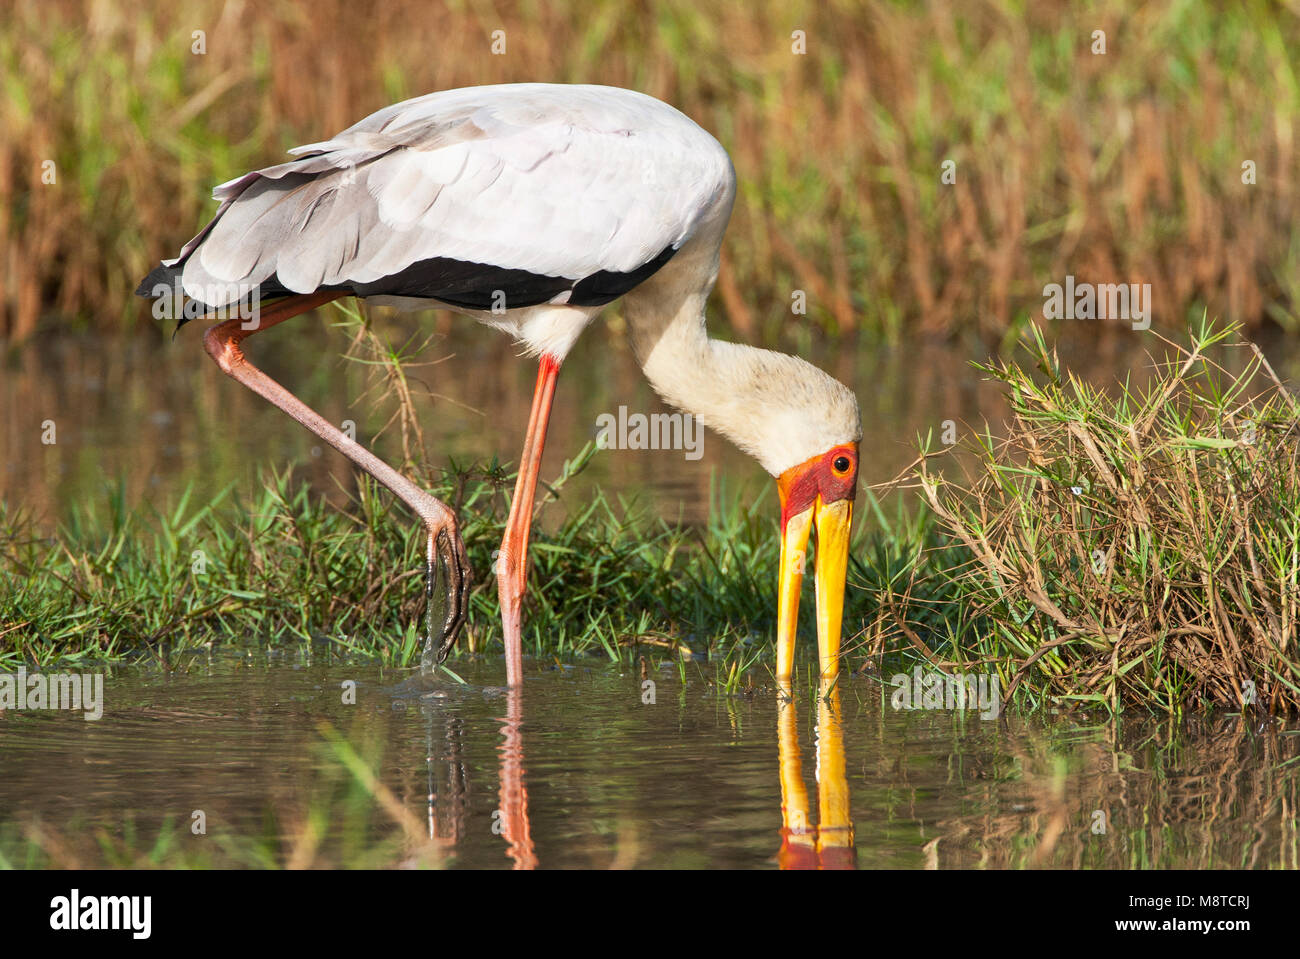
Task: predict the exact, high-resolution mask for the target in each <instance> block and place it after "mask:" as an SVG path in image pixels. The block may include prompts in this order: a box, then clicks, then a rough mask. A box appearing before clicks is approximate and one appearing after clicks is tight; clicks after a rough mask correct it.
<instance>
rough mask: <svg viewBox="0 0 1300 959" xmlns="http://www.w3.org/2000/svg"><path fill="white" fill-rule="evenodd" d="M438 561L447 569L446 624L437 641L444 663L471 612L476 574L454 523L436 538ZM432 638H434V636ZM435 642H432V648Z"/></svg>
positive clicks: (444, 528)
mask: <svg viewBox="0 0 1300 959" xmlns="http://www.w3.org/2000/svg"><path fill="white" fill-rule="evenodd" d="M434 541H435V544H436V546H437V553H438V560H439V562H440V563H441V564H442V567H443V569H444V570H446V572H447V615H446V617H445V618H444V619H443V623H442V636H441V637H440V638H439V640H438V642H437V644H436V645H437V650H438V654H437V661H438V662H439V663H442V662H443V661H444V660H445V659H446V658H447V655H448V654H449V653H450V652H451V648H452V647H453V646H455V645H456V638H457V637H458V636H459V635H460V631H461V627H463V626H464V625H465V618H466V616H467V615H468V613H469V588H470V585H471V583H472V582H473V578H474V574H473V570H472V569H471V568H470V565H469V557H468V556H467V555H466V553H465V541H464V540H463V539H462V538H461V535H460V531H459V530H457V529H456V527H455V525H454V524H449V525H448V526H444V527H443V528H442V529H440V530H438V532H437V534H436V535H435V537H434ZM430 639H431V640H432V637H430ZM433 645H434V644H433V643H432V642H431V643H430V647H431V648H432V646H433Z"/></svg>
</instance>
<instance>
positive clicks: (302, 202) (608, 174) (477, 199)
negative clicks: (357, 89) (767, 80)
mask: <svg viewBox="0 0 1300 959" xmlns="http://www.w3.org/2000/svg"><path fill="white" fill-rule="evenodd" d="M614 94H619V95H614ZM290 152H292V153H295V154H298V155H299V156H298V158H297V159H294V160H291V161H289V162H287V163H281V164H278V165H276V166H272V167H267V168H266V169H263V170H258V171H255V172H253V173H248V174H245V175H244V176H241V177H239V178H237V179H235V180H231V181H230V182H228V183H225V184H222V185H221V186H219V187H217V189H216V191H215V192H214V196H215V197H216V198H217V199H220V200H222V201H223V202H222V205H221V207H220V208H219V209H218V211H217V214H216V216H215V217H214V219H213V221H212V222H211V223H209V224H208V226H207V227H205V228H204V230H203V232H201V233H200V234H199V235H198V236H196V237H195V238H194V239H193V240H191V241H190V243H189V244H187V245H186V247H185V248H184V249H183V250H182V252H181V255H180V257H179V258H178V259H177V260H176V261H174V262H175V263H176V264H177V265H178V266H181V267H182V269H183V273H182V279H183V284H184V288H185V291H186V293H187V295H189V296H193V297H195V298H198V299H201V300H202V301H203V302H205V303H207V304H208V305H209V306H214V307H215V306H221V305H224V304H225V303H227V302H231V301H233V300H234V299H235V298H236V297H237V296H241V295H244V294H243V293H240V292H237V291H238V290H240V289H243V290H246V289H247V288H248V287H249V286H252V285H260V286H264V287H266V288H267V289H268V290H270V291H271V292H272V293H281V292H294V293H308V292H311V291H313V290H317V289H320V288H322V287H341V288H361V289H364V290H365V291H366V293H365V295H374V294H380V293H392V294H394V295H402V294H403V293H404V292H409V291H403V290H402V289H397V288H394V289H387V288H386V287H387V286H395V287H397V286H400V285H401V284H402V283H403V282H406V283H410V282H411V277H412V276H413V275H415V274H416V273H417V272H419V270H418V268H417V265H418V264H422V263H425V262H432V263H434V264H437V265H438V272H435V273H434V274H432V275H433V277H434V279H433V280H430V279H429V276H428V275H426V276H424V277H423V286H422V287H421V288H420V292H418V293H416V294H415V295H421V296H433V297H434V298H437V296H436V294H437V287H438V283H439V282H441V281H440V280H439V279H438V277H441V276H443V275H444V273H445V274H447V275H448V276H451V277H452V278H453V279H455V277H456V276H459V277H460V282H461V283H462V284H463V283H464V276H463V274H464V272H465V267H464V266H463V265H464V264H483V265H487V266H490V267H493V268H497V270H498V271H514V273H512V274H511V275H525V274H526V275H531V276H533V277H541V278H545V277H551V278H563V279H566V280H568V281H571V282H569V283H567V284H566V283H563V282H561V283H554V284H550V285H549V286H548V285H547V284H545V283H543V284H541V285H538V284H536V283H534V284H533V287H535V288H537V289H540V290H542V292H543V293H544V294H545V295H546V296H547V297H548V298H549V297H552V296H554V297H555V298H556V300H557V301H558V302H563V300H564V297H565V296H566V295H567V294H566V292H565V291H566V290H567V289H570V288H572V287H573V286H574V285H576V284H577V283H578V282H580V281H581V280H583V279H584V278H587V277H591V276H593V275H595V274H600V275H602V276H608V275H610V274H631V275H636V273H637V271H638V270H639V269H640V270H642V272H644V269H645V268H647V267H648V266H649V265H650V264H652V263H653V262H661V261H662V260H663V259H664V258H665V253H668V255H671V250H672V249H675V248H677V247H679V246H680V245H681V244H682V243H683V242H684V241H685V240H686V239H687V238H689V236H690V235H691V233H692V231H693V230H694V229H695V227H696V225H697V222H698V218H699V217H700V215H701V213H702V211H703V210H705V209H707V208H708V206H709V204H710V203H711V202H712V201H713V200H715V199H716V198H717V197H718V195H719V194H720V193H721V192H722V191H726V190H730V189H732V173H731V168H730V161H729V160H728V159H727V156H726V153H725V152H724V151H723V150H722V148H721V146H719V145H718V144H717V142H716V141H715V140H713V138H712V137H710V136H709V135H708V134H707V133H705V132H704V131H703V130H701V129H700V128H699V127H697V126H695V125H694V124H693V123H691V122H690V121H689V120H687V119H686V118H685V117H683V116H682V115H681V114H679V113H677V111H675V110H673V109H672V108H671V107H668V106H667V105H665V104H662V103H660V102H659V101H657V100H653V99H651V98H649V97H644V96H641V95H639V94H631V93H628V92H627V91H613V92H611V91H610V90H609V89H608V88H590V87H586V88H584V87H554V86H549V85H517V86H513V87H494V88H493V87H489V88H477V89H468V90H455V91H448V92H446V93H439V94H431V95H429V96H427V97H421V98H418V99H416V100H410V101H406V102H405V103H400V104H396V105H394V106H392V107H388V108H386V109H385V110H381V111H380V112H378V113H376V114H373V115H372V116H370V117H367V118H366V119H365V120H363V121H361V122H360V123H358V124H357V125H355V126H353V127H351V128H349V129H348V130H345V131H344V132H342V133H340V134H339V135H338V136H336V137H333V138H332V139H330V140H326V141H324V142H321V143H314V144H310V145H307V146H303V147H299V148H297V149H296V150H293V151H290ZM448 263H451V264H453V268H450V269H449V268H447V267H446V264H448ZM403 277H405V279H402V278H403ZM448 282H449V283H451V282H452V280H448ZM223 291H225V292H223ZM556 291H559V292H556ZM449 295H450V294H449ZM452 302H455V300H454V299H453V300H452ZM512 305H513V304H512Z"/></svg>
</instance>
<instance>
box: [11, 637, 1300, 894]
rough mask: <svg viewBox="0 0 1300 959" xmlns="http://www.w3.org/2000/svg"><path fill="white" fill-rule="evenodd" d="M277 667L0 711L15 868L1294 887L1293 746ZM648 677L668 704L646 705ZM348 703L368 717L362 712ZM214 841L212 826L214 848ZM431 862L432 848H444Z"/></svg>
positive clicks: (830, 701)
mask: <svg viewBox="0 0 1300 959" xmlns="http://www.w3.org/2000/svg"><path fill="white" fill-rule="evenodd" d="M314 655H315V656H316V657H317V659H318V661H317V662H309V661H308V659H307V658H305V657H306V654H304V658H303V659H301V660H297V661H294V660H292V659H289V658H285V657H282V656H280V655H278V654H277V653H276V651H274V650H273V651H271V652H270V653H267V652H266V651H265V650H258V651H251V652H246V653H244V654H239V653H236V652H234V651H230V652H227V653H223V654H220V655H215V656H213V657H203V658H200V659H196V660H193V661H192V662H191V663H190V664H189V665H188V667H187V668H186V670H185V671H179V672H175V673H172V674H170V675H163V674H160V673H158V672H156V671H150V670H147V669H141V668H122V669H114V670H112V671H111V672H109V673H108V674H106V676H105V680H104V707H103V716H102V718H100V719H99V720H97V721H88V720H86V719H85V718H84V717H83V715H82V714H81V713H70V712H66V711H55V710H46V711H30V710H29V711H25V712H13V711H8V712H5V713H3V714H0V855H3V857H4V860H5V861H6V862H7V863H8V864H9V865H24V864H28V863H33V864H36V863H49V864H54V865H61V866H93V865H110V866H132V865H135V866H143V865H155V864H156V865H165V866H166V865H189V866H240V867H250V866H253V867H256V866H301V867H320V866H335V867H338V866H342V867H421V866H429V867H438V866H449V867H478V868H512V867H513V868H521V867H534V866H536V867H543V868H545V867H552V868H554V867H589V868H590V867H595V868H607V867H627V868H655V867H710V868H713V867H741V868H760V869H761V868H776V867H778V866H782V867H788V868H800V867H807V868H817V867H818V866H819V865H820V866H821V867H823V868H841V867H853V866H857V867H860V868H865V867H898V868H907V869H925V868H952V867H967V868H970V867H976V868H979V867H990V868H992V867H1038V866H1045V867H1046V866H1055V867H1120V868H1173V867H1178V868H1228V867H1237V868H1240V867H1290V868H1295V867H1296V866H1297V864H1298V860H1297V856H1298V852H1300V834H1298V833H1297V823H1296V820H1295V810H1296V802H1297V800H1298V799H1300V790H1298V789H1297V783H1296V779H1297V776H1298V775H1300V736H1297V735H1296V733H1297V730H1296V729H1294V728H1286V727H1283V726H1278V725H1269V726H1264V727H1261V726H1260V724H1259V723H1258V722H1255V723H1253V724H1252V723H1250V722H1246V721H1243V720H1242V719H1240V718H1238V717H1231V716H1224V717H1221V718H1219V719H1217V720H1215V721H1213V722H1203V721H1188V722H1182V723H1162V724H1156V723H1151V722H1149V721H1139V720H1137V719H1136V718H1132V719H1126V720H1125V721H1123V722H1122V723H1120V724H1119V725H1115V724H1111V723H1106V722H1098V723H1096V724H1095V725H1090V724H1087V723H1085V722H1082V721H1080V720H1078V719H1075V718H1072V717H1062V716H1054V717H1053V716H1049V717H1021V716H1016V715H1014V714H1010V715H1004V716H1003V717H1001V718H1000V719H994V720H982V719H980V718H979V716H978V715H977V714H976V713H975V712H973V711H972V712H965V713H961V712H956V711H951V710H942V709H940V710H933V711H925V710H917V711H907V710H895V709H893V708H892V707H891V705H890V702H889V697H888V696H887V695H882V686H881V684H880V683H879V682H877V681H876V680H874V679H870V678H867V677H854V678H847V677H846V678H845V679H844V680H843V681H842V682H841V683H840V684H839V687H838V689H837V690H834V691H832V692H831V694H830V695H829V696H828V697H818V696H816V695H814V690H812V689H809V688H807V687H805V688H802V689H798V690H796V694H795V697H794V699H793V701H791V702H788V703H786V702H784V701H783V700H781V699H780V698H779V697H778V695H777V693H776V692H775V690H771V689H759V690H755V691H752V692H751V693H750V694H748V695H741V696H727V695H723V694H722V693H721V692H720V691H719V690H718V689H717V688H716V687H714V686H712V685H711V684H710V682H709V680H710V679H711V678H712V675H713V673H712V667H710V666H708V665H695V664H688V665H687V666H686V667H685V682H684V683H683V680H682V673H681V672H680V671H679V667H678V666H677V665H676V664H673V665H671V666H668V665H665V666H664V667H661V668H655V667H654V665H653V664H649V663H648V664H647V666H646V667H645V670H646V675H645V676H644V677H643V675H642V671H641V669H640V668H639V667H638V668H637V669H635V670H620V669H619V668H617V667H612V666H609V665H606V664H595V665H585V664H577V665H573V666H565V667H552V668H546V667H544V666H539V665H538V664H535V663H529V664H528V667H529V668H528V679H527V681H526V683H525V685H524V688H523V690H522V692H521V693H520V694H518V695H517V696H508V695H507V694H506V693H505V691H504V690H503V689H501V688H500V687H499V686H498V685H496V684H498V683H500V682H501V681H502V680H503V678H504V676H503V675H501V674H500V673H501V670H500V668H499V667H500V665H501V664H500V661H499V660H488V661H483V662H477V663H474V662H471V663H461V664H460V665H459V666H458V668H460V669H462V670H463V675H464V678H465V679H466V680H468V683H467V685H457V684H456V683H454V682H452V681H450V680H447V679H440V680H421V679H420V677H418V675H416V674H413V673H411V672H402V671H392V670H388V671H385V670H382V669H380V668H379V667H376V666H373V665H367V664H355V665H350V664H346V663H328V662H320V661H319V660H320V659H321V657H328V650H327V649H324V648H318V649H317V650H316V651H315V653H314ZM647 679H648V680H649V681H650V682H652V683H653V686H647V685H646V681H647ZM348 682H355V683H356V686H355V702H354V703H348V702H346V701H345V700H346V699H348V698H349V694H348V687H346V686H345V685H344V684H345V683H348ZM200 825H201V826H202V828H201V829H200V828H199V827H200ZM431 837H432V838H431Z"/></svg>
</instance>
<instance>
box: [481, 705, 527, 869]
mask: <svg viewBox="0 0 1300 959" xmlns="http://www.w3.org/2000/svg"><path fill="white" fill-rule="evenodd" d="M522 723H523V700H522V697H521V696H520V691H519V687H518V686H511V687H510V689H509V691H508V692H507V706H506V718H505V720H504V721H503V722H502V724H501V738H502V740H503V742H502V744H501V746H500V747H498V748H499V750H500V752H501V791H500V794H499V797H500V798H499V802H498V804H497V810H496V813H495V814H494V819H493V823H492V830H493V832H497V831H499V832H500V834H501V835H502V836H503V837H504V838H505V840H506V842H507V843H508V844H509V849H508V850H507V851H506V855H508V856H509V857H510V858H511V859H512V860H514V864H515V868H516V869H535V868H537V854H536V853H535V852H534V850H533V833H532V827H531V824H530V823H529V821H528V788H527V787H526V786H525V785H524V779H525V773H524V747H523V736H522V734H521V733H520V729H519V727H520V725H521V724H522Z"/></svg>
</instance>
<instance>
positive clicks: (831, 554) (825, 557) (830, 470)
mask: <svg viewBox="0 0 1300 959" xmlns="http://www.w3.org/2000/svg"><path fill="white" fill-rule="evenodd" d="M857 482H858V444H857V442H856V441H855V440H854V441H848V442H844V443H839V444H837V445H835V446H833V447H831V448H830V449H828V450H827V451H826V452H824V453H820V454H818V455H816V456H814V457H812V458H811V459H809V460H806V461H805V462H802V463H799V464H798V465H796V466H791V467H790V468H789V469H787V470H785V471H784V472H782V473H781V474H780V476H778V477H777V490H778V491H779V493H780V497H781V573H780V580H779V585H778V590H779V592H778V599H777V603H778V606H777V640H776V648H777V677H778V678H779V679H785V678H788V677H789V675H790V672H791V668H792V665H793V655H794V635H795V629H796V627H797V626H798V620H799V591H800V587H801V586H802V584H803V572H804V565H805V557H806V554H807V549H808V540H809V538H810V534H811V533H812V530H813V528H814V527H816V530H817V558H816V564H815V567H814V570H815V572H814V575H815V576H816V584H817V645H818V648H819V650H820V653H821V672H822V676H823V678H827V679H829V678H831V676H833V675H834V674H835V672H836V670H837V669H838V663H839V646H840V621H841V619H842V617H843V613H844V587H845V580H846V579H847V576H848V563H849V529H850V527H851V526H852V523H853V494H854V492H855V491H856V489H857Z"/></svg>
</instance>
